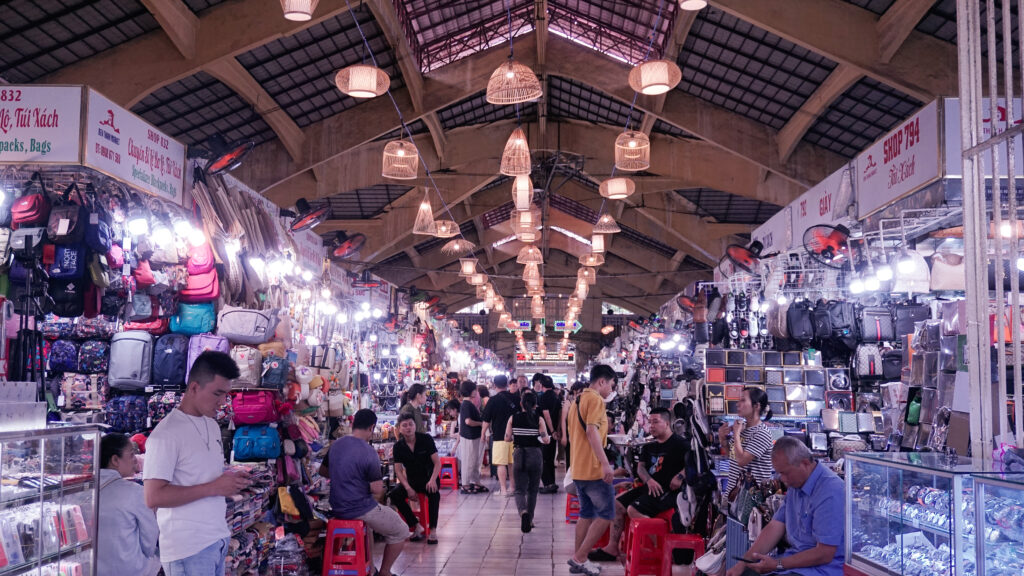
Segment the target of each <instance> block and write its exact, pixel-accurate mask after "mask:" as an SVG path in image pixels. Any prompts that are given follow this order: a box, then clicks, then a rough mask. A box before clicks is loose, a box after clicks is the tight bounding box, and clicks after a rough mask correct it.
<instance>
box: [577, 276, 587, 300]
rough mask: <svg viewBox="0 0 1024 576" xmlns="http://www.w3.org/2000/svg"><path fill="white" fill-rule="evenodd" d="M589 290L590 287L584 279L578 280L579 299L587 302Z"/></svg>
mask: <svg viewBox="0 0 1024 576" xmlns="http://www.w3.org/2000/svg"><path fill="white" fill-rule="evenodd" d="M589 290H590V285H589V284H587V281H586V280H584V279H582V278H580V279H578V280H576V297H577V298H579V299H580V300H585V299H586V298H587V292H588V291H589Z"/></svg>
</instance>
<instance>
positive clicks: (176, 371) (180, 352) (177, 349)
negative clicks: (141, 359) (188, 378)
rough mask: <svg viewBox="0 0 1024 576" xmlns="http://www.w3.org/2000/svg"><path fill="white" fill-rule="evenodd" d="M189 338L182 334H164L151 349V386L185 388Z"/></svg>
mask: <svg viewBox="0 0 1024 576" xmlns="http://www.w3.org/2000/svg"><path fill="white" fill-rule="evenodd" d="M188 345H189V337H188V336H186V335H184V334H165V335H163V336H161V337H160V338H158V339H157V341H156V345H155V346H154V347H153V384H154V385H155V386H160V387H162V388H182V387H184V386H185V370H186V368H187V366H188Z"/></svg>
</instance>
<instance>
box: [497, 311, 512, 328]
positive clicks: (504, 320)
mask: <svg viewBox="0 0 1024 576" xmlns="http://www.w3.org/2000/svg"><path fill="white" fill-rule="evenodd" d="M511 320H512V315H511V314H509V313H508V312H502V313H501V314H499V315H498V326H501V327H502V328H504V327H505V325H506V324H508V323H509V321H511Z"/></svg>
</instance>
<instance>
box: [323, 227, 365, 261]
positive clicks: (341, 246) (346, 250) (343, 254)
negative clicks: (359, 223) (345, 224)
mask: <svg viewBox="0 0 1024 576" xmlns="http://www.w3.org/2000/svg"><path fill="white" fill-rule="evenodd" d="M364 244H366V234H361V233H356V234H353V235H351V236H349V235H348V234H345V233H344V232H338V235H337V236H336V237H335V238H334V249H333V250H331V258H334V259H335V260H347V259H349V258H352V257H353V256H355V255H356V254H358V253H359V250H360V249H361V248H362V247H363V245H364Z"/></svg>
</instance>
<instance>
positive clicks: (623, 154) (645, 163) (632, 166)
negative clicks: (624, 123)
mask: <svg viewBox="0 0 1024 576" xmlns="http://www.w3.org/2000/svg"><path fill="white" fill-rule="evenodd" d="M615 167H616V168H618V169H619V170H626V171H629V172H636V171H637V170H647V169H648V168H650V167H651V139H650V138H648V137H647V134H644V133H643V132H637V131H635V130H627V131H625V132H623V133H622V134H619V136H618V137H617V138H616V139H615Z"/></svg>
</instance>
